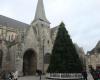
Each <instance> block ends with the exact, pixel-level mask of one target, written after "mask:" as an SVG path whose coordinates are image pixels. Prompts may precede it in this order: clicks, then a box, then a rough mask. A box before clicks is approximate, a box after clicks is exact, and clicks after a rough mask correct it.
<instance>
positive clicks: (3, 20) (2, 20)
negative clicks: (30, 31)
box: [0, 15, 30, 29]
mask: <svg viewBox="0 0 100 80" xmlns="http://www.w3.org/2000/svg"><path fill="white" fill-rule="evenodd" d="M0 25H3V26H7V27H12V28H19V29H20V28H21V29H22V28H28V27H29V26H30V25H29V24H26V23H23V22H20V21H17V20H14V19H11V18H8V17H5V16H2V15H0Z"/></svg>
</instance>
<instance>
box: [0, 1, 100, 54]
mask: <svg viewBox="0 0 100 80" xmlns="http://www.w3.org/2000/svg"><path fill="white" fill-rule="evenodd" d="M36 5H37V0H0V14H1V15H5V16H8V17H11V18H13V19H16V20H19V21H22V22H25V23H28V24H30V23H31V21H32V20H33V19H34V14H35V10H36ZM44 6H45V11H46V16H47V18H48V20H49V21H50V22H51V27H54V26H57V25H59V24H60V22H61V21H64V23H65V24H66V28H67V30H68V31H69V34H70V35H71V38H72V40H73V42H75V43H77V44H78V45H79V46H81V47H83V49H84V50H85V52H86V51H87V50H91V49H92V48H93V47H94V46H95V45H96V43H97V41H99V40H100V35H99V34H100V0H44Z"/></svg>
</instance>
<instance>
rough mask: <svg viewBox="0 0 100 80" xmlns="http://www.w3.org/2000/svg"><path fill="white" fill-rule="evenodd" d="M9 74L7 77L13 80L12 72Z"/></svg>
mask: <svg viewBox="0 0 100 80" xmlns="http://www.w3.org/2000/svg"><path fill="white" fill-rule="evenodd" d="M9 74H10V77H9V78H10V80H13V79H14V76H13V73H12V72H10V73H9Z"/></svg>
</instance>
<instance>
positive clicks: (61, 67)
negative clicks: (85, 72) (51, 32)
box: [47, 22, 82, 73]
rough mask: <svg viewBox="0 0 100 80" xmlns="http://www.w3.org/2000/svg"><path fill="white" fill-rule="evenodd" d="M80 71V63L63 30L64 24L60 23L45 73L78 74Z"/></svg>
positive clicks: (65, 31) (68, 37) (66, 33)
mask: <svg viewBox="0 0 100 80" xmlns="http://www.w3.org/2000/svg"><path fill="white" fill-rule="evenodd" d="M81 71H82V63H81V61H80V59H79V56H78V54H77V52H76V49H75V46H74V44H73V42H72V40H71V39H70V36H69V34H68V32H67V30H66V28H65V24H64V23H63V22H62V23H61V24H60V25H59V29H58V33H57V36H56V39H55V43H54V46H53V50H52V55H51V60H50V64H49V67H48V70H47V72H49V73H80V72H81Z"/></svg>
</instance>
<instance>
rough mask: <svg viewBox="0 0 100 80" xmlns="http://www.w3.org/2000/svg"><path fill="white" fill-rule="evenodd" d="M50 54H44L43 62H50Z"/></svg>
mask: <svg viewBox="0 0 100 80" xmlns="http://www.w3.org/2000/svg"><path fill="white" fill-rule="evenodd" d="M50 56H51V54H50V53H46V54H45V55H44V64H49V63H50Z"/></svg>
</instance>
